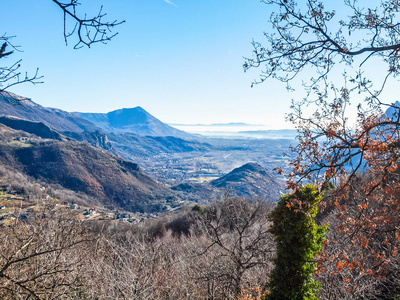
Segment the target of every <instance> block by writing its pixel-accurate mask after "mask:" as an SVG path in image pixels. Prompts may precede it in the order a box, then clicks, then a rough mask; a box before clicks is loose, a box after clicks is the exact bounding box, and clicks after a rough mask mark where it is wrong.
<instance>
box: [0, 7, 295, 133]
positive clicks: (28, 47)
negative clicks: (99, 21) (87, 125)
mask: <svg viewBox="0 0 400 300" xmlns="http://www.w3.org/2000/svg"><path fill="white" fill-rule="evenodd" d="M81 2H83V3H84V4H85V3H87V5H88V6H87V7H86V6H82V10H87V11H89V12H94V13H95V12H97V9H98V8H99V7H100V5H101V4H103V5H104V10H105V11H106V12H107V13H108V17H109V19H110V20H114V19H118V20H126V23H125V24H123V25H121V26H120V27H119V28H118V31H119V34H118V36H117V37H116V38H115V39H114V40H112V41H111V42H110V43H109V44H107V45H99V44H98V45H94V46H93V47H92V48H91V49H80V50H73V43H72V41H71V45H69V46H68V47H66V46H65V43H64V39H63V35H62V33H63V18H62V12H61V11H60V10H59V9H58V8H57V7H56V5H55V4H54V3H53V2H52V1H50V0H42V1H32V0H3V1H2V4H1V10H0V28H1V31H0V34H3V33H4V34H7V35H15V36H16V37H15V38H14V39H13V43H14V44H16V45H20V46H21V50H23V52H20V53H15V54H13V55H12V56H10V57H9V58H8V59H7V61H5V60H4V62H2V63H5V62H7V64H9V63H11V62H12V61H15V60H17V59H18V58H22V59H23V62H22V65H23V68H24V70H26V71H28V73H33V72H34V71H35V69H36V68H39V72H40V74H41V75H44V79H43V80H44V84H41V85H36V86H33V85H24V86H18V87H16V88H14V89H13V90H11V91H13V92H15V93H17V94H20V95H22V96H26V97H30V98H32V100H33V101H35V102H37V103H39V104H41V105H43V106H50V107H58V108H61V109H64V110H67V111H82V112H108V111H111V110H115V109H119V108H123V107H135V106H142V107H143V108H145V109H146V110H147V111H149V112H150V113H151V114H153V115H154V116H156V117H157V118H159V119H161V120H162V121H164V122H167V123H186V124H196V123H225V122H247V123H253V124H265V125H270V126H271V128H289V127H290V124H285V122H284V114H285V113H286V112H288V110H289V104H290V99H291V98H293V97H294V96H295V95H294V94H293V93H288V92H287V91H286V89H285V87H284V85H282V84H280V83H279V82H276V81H273V80H272V81H268V82H266V83H264V84H262V85H258V86H255V87H254V88H251V87H250V86H251V82H252V80H253V79H254V78H257V75H258V73H259V71H260V70H255V71H254V72H249V73H246V74H245V73H244V72H243V69H242V63H243V61H244V60H243V56H250V55H251V50H252V48H251V41H252V39H253V38H254V39H255V40H262V38H263V31H265V30H268V28H269V25H268V17H269V14H270V11H269V10H270V9H271V7H269V6H267V5H265V4H263V3H260V2H259V1H258V0H217V1H216V0H201V1H193V0H170V1H169V0H141V1H139V0H118V1H116V0H98V1H95V0H82V1H81Z"/></svg>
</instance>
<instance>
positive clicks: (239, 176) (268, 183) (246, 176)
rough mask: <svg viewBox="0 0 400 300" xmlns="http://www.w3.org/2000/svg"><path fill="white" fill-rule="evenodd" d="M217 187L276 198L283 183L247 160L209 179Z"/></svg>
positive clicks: (238, 192) (243, 193)
mask: <svg viewBox="0 0 400 300" xmlns="http://www.w3.org/2000/svg"><path fill="white" fill-rule="evenodd" d="M211 185H213V186H215V187H217V188H227V189H231V190H232V191H233V192H234V193H235V194H236V195H238V196H247V197H262V198H266V199H270V200H278V199H279V192H280V191H281V190H284V184H283V182H281V181H280V180H279V179H278V178H276V177H275V176H274V175H273V174H271V173H269V172H268V171H267V170H266V169H265V168H263V167H262V166H260V165H259V164H257V163H254V162H249V163H247V164H244V165H243V166H241V167H238V168H236V169H234V170H232V171H231V172H230V173H228V174H226V175H224V176H222V177H220V178H218V179H216V180H213V181H211Z"/></svg>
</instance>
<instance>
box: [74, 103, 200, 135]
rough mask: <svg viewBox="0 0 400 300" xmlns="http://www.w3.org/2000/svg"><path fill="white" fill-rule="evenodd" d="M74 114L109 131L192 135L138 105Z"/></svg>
mask: <svg viewBox="0 0 400 300" xmlns="http://www.w3.org/2000/svg"><path fill="white" fill-rule="evenodd" d="M74 114H76V115H77V116H79V117H81V118H84V119H86V120H87V121H89V122H91V123H93V124H95V125H96V126H98V127H100V128H102V129H104V130H106V131H109V132H116V133H135V134H139V135H147V136H175V137H180V138H189V137H192V136H191V135H190V134H189V133H186V132H184V131H181V130H178V129H176V128H173V127H172V126H169V125H167V124H165V123H163V122H161V121H160V120H158V119H157V118H155V117H154V116H152V115H151V114H149V113H148V112H147V111H146V110H144V109H143V108H141V107H140V106H137V107H134V108H123V109H118V110H114V111H111V112H108V113H105V114H103V113H81V112H75V113H74Z"/></svg>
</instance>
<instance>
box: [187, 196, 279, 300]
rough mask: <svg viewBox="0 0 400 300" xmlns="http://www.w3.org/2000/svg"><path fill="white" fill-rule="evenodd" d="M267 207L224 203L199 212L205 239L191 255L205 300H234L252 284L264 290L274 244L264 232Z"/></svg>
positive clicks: (242, 202)
mask: <svg viewBox="0 0 400 300" xmlns="http://www.w3.org/2000/svg"><path fill="white" fill-rule="evenodd" d="M271 207H272V204H271V203H268V202H262V201H260V202H259V201H255V202H253V203H250V202H248V201H247V200H246V199H242V198H234V199H233V198H232V199H229V198H227V199H224V200H221V201H220V202H217V203H215V204H213V205H211V206H210V207H208V208H206V209H205V210H204V212H202V213H201V212H199V214H198V216H197V218H198V222H199V223H200V224H201V228H202V229H203V231H204V233H205V236H203V237H201V238H198V241H199V243H198V246H197V249H195V251H194V253H193V254H194V255H195V256H196V258H194V261H195V262H197V263H194V267H196V273H197V276H198V278H197V280H199V281H201V282H202V283H203V284H206V285H207V291H208V295H207V297H208V299H222V298H235V297H238V296H239V295H240V292H241V289H242V288H248V287H249V286H251V285H252V284H253V285H255V284H259V285H260V286H263V287H265V285H264V283H265V279H266V278H267V276H268V273H269V271H270V270H271V269H272V259H273V256H274V250H275V248H274V242H273V237H272V235H271V234H270V233H269V232H268V226H269V221H268V218H267V216H268V213H269V211H270V209H271Z"/></svg>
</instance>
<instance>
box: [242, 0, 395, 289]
mask: <svg viewBox="0 0 400 300" xmlns="http://www.w3.org/2000/svg"><path fill="white" fill-rule="evenodd" d="M262 2H264V3H265V4H269V5H272V6H273V9H272V10H273V11H274V12H273V13H272V14H271V18H270V22H271V24H272V28H273V30H272V31H271V32H270V33H265V37H266V41H264V42H258V41H254V42H253V47H254V50H253V55H252V56H251V57H249V58H247V59H246V60H245V62H244V69H245V71H247V70H249V69H252V68H263V69H262V71H261V74H260V77H259V79H258V80H256V81H255V82H254V84H258V83H262V82H265V81H266V80H268V79H271V78H272V79H277V80H279V81H282V82H284V83H286V84H287V87H288V88H289V89H292V88H293V87H292V83H294V82H295V81H296V80H298V79H302V80H304V81H303V88H304V90H305V91H306V95H305V97H304V98H302V99H296V100H293V101H292V105H291V112H290V113H289V114H288V116H287V118H288V120H289V121H291V122H292V123H293V124H294V125H295V126H296V128H297V129H298V142H299V143H298V145H297V146H295V147H293V149H292V150H294V151H295V152H296V153H297V156H296V158H295V159H294V160H293V161H292V162H291V166H292V171H291V173H289V174H287V176H288V186H289V188H291V189H294V190H297V189H298V188H299V186H300V184H301V183H302V182H304V181H305V182H314V183H316V184H318V187H319V189H320V190H323V189H324V188H325V187H326V186H327V185H328V184H329V182H333V183H335V185H336V186H337V188H336V189H335V191H332V192H331V193H330V196H329V197H326V198H325V199H324V200H323V201H322V202H321V209H324V208H328V209H329V210H330V211H333V212H334V213H335V217H336V218H337V219H338V220H340V223H339V225H338V227H337V228H336V229H337V230H338V231H340V232H341V233H343V235H344V237H343V239H346V241H347V242H346V245H348V247H347V246H346V247H344V249H341V250H340V251H339V250H338V249H336V250H338V251H335V252H334V254H332V255H331V256H329V257H324V258H325V259H326V260H333V261H336V268H335V269H336V271H337V272H339V273H340V272H341V271H342V270H344V269H346V268H344V266H350V265H351V267H352V269H351V272H350V273H354V274H356V273H357V274H358V275H360V274H361V275H362V276H373V275H376V276H377V277H379V276H381V275H382V274H384V273H385V272H386V274H388V273H390V272H397V271H398V270H399V256H398V252H397V249H398V247H399V246H400V245H399V225H400V203H399V199H398V195H399V192H400V178H399V172H398V165H399V162H400V161H399V160H400V155H399V154H400V152H399V146H400V135H399V134H400V130H399V129H400V106H399V104H398V103H396V100H397V99H394V98H391V97H390V98H389V96H388V93H387V91H386V89H387V88H388V85H389V84H390V83H392V82H396V81H397V78H398V75H399V74H400V65H399V49H400V35H399V30H400V18H399V17H400V14H399V12H400V2H399V1H390V0H384V1H379V3H378V4H377V6H376V7H366V4H365V2H363V1H357V0H344V2H343V3H342V4H338V3H336V2H335V3H334V8H335V9H336V11H335V10H333V9H329V8H327V6H328V5H330V4H333V3H328V2H327V1H325V2H323V1H318V0H307V1H304V2H300V1H296V0H264V1H262ZM368 4H370V3H368ZM368 4H367V5H368ZM381 69H383V71H382V72H380V71H379V70H381ZM378 71H379V72H380V73H378ZM340 72H342V73H340ZM338 74H339V76H338ZM340 74H343V76H340ZM378 74H379V75H380V76H379V77H378V76H377V75H378ZM305 77H307V78H306V79H304V78H305ZM340 82H343V83H340ZM354 104H356V105H354ZM354 106H355V107H354ZM277 171H278V172H282V170H280V169H278V170H277ZM333 242H334V241H330V243H331V244H332V243H333ZM355 248H356V249H358V250H357V251H355V250H354V249H355ZM367 270H368V274H367ZM389 270H391V271H389ZM393 270H396V271H393ZM318 272H323V269H321V270H318ZM332 274H333V273H332ZM346 280H350V281H351V276H350V277H346ZM350 284H351V283H349V285H350ZM350 290H352V289H349V291H350Z"/></svg>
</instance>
